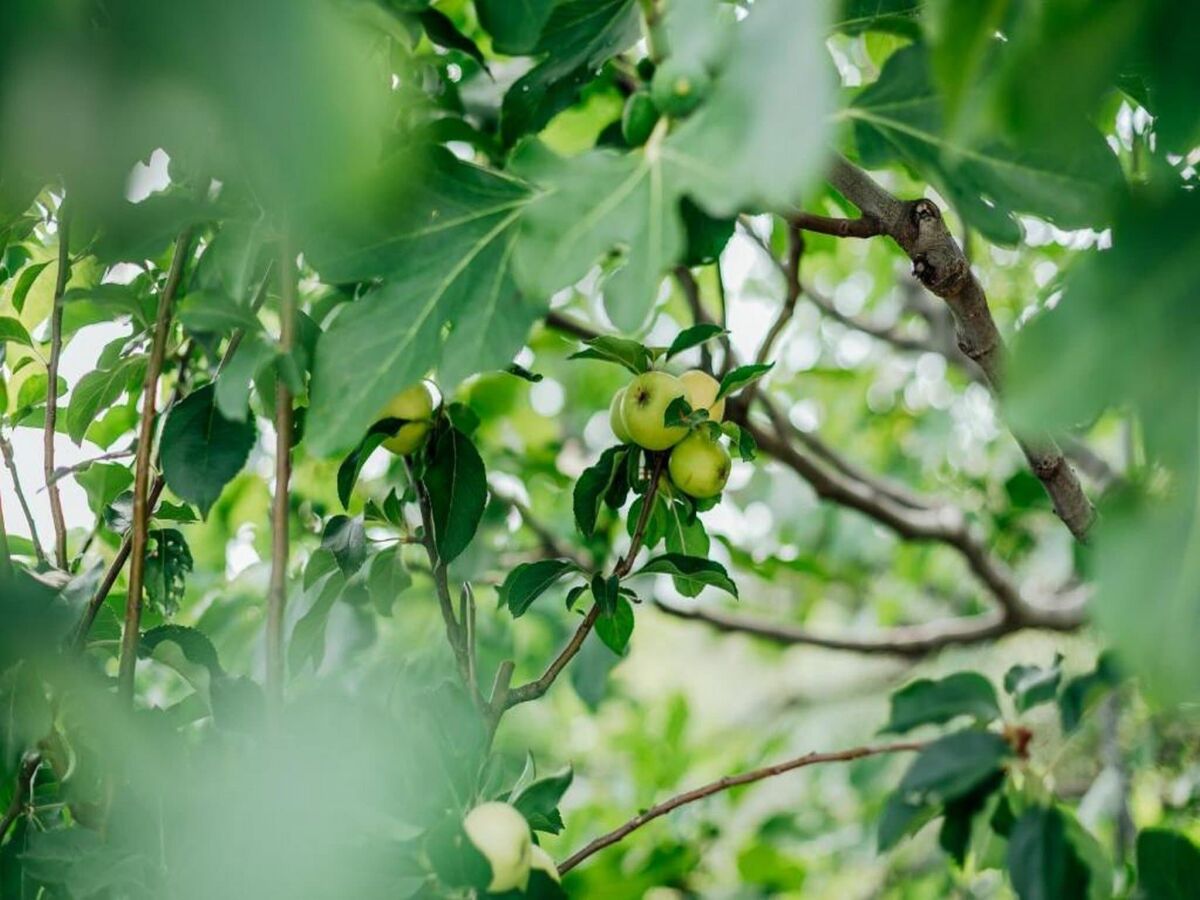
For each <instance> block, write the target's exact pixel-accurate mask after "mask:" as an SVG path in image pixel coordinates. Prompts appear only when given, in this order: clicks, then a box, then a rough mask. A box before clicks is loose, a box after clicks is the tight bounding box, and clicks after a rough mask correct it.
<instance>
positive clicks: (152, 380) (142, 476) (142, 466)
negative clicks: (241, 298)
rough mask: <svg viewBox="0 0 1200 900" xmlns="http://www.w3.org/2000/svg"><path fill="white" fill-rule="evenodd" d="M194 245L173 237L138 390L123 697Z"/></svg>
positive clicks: (128, 685) (132, 663)
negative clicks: (160, 404) (156, 456)
mask: <svg viewBox="0 0 1200 900" xmlns="http://www.w3.org/2000/svg"><path fill="white" fill-rule="evenodd" d="M191 245H192V228H191V227H188V228H185V229H184V230H183V232H182V233H181V234H180V235H179V238H178V239H177V240H176V242H175V255H174V256H173V257H172V259H171V267H170V269H169V270H168V271H167V278H166V281H165V282H164V284H163V288H162V293H161V294H160V295H159V299H158V312H157V313H156V315H155V319H154V337H153V340H152V343H151V345H150V361H149V363H148V364H147V366H146V381H145V385H144V387H143V391H142V418H141V422H140V423H139V428H138V444H137V457H136V459H135V462H134V473H133V524H132V526H131V529H130V535H131V536H130V562H129V593H128V595H127V596H126V598H125V630H124V632H123V633H122V635H121V662H120V667H119V669H118V673H117V690H118V693H119V694H120V696H121V697H122V698H124V699H125V700H126V701H132V699H133V675H134V670H135V669H136V667H137V649H138V641H139V640H140V637H141V621H142V587H143V583H144V580H145V571H146V542H147V539H148V534H149V532H148V527H147V526H148V523H149V521H150V503H149V495H150V457H151V450H152V444H153V443H154V419H155V408H156V406H157V401H158V379H159V375H161V374H162V367H163V360H164V359H165V358H166V354H167V339H168V337H169V332H170V330H171V309H172V306H173V304H174V300H175V294H176V292H177V291H178V290H179V285H180V283H181V282H182V281H183V270H184V266H185V265H186V263H187V258H188V254H189V250H190V248H191Z"/></svg>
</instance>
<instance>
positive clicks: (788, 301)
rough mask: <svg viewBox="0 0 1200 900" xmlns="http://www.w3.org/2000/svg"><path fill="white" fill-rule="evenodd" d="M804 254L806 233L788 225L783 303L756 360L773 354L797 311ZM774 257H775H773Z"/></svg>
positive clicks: (759, 361)
mask: <svg viewBox="0 0 1200 900" xmlns="http://www.w3.org/2000/svg"><path fill="white" fill-rule="evenodd" d="M803 256H804V234H803V232H801V231H800V229H799V228H797V227H796V226H794V225H789V226H788V258H787V262H786V263H785V264H784V265H783V266H782V267H781V270H782V272H783V277H784V284H785V285H786V288H785V291H784V295H783V304H782V305H781V306H780V307H779V315H777V316H776V317H775V321H774V322H772V323H771V327H770V328H769V329H768V330H767V334H766V337H764V338H763V342H762V345H761V346H760V347H759V348H758V354H757V355H756V356H755V359H754V361H755V362H756V363H757V364H759V365H762V364H763V363H765V362H766V361H767V359H768V357H770V355H771V350H772V349H773V348H774V346H775V341H777V340H778V339H779V335H780V334H782V333H783V329H785V328H786V327H787V324H788V322H790V321H791V319H792V315H793V314H794V313H795V312H796V301H797V300H798V299H799V298H800V292H801V287H800V259H801V257H803ZM772 258H774V257H772ZM757 387H758V382H755V383H754V384H752V385H751V388H752V389H755V388H757Z"/></svg>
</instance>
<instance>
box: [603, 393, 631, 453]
mask: <svg viewBox="0 0 1200 900" xmlns="http://www.w3.org/2000/svg"><path fill="white" fill-rule="evenodd" d="M624 400H625V388H621V389H620V390H619V391H617V392H616V393H615V394H613V398H612V403H610V404H609V406H608V424H609V427H611V428H612V433H613V434H615V435H616V436H617V440H618V441H620V442H621V443H622V444H628V443H629V442H630V441H632V440H633V438H631V437H630V436H629V429H628V428H626V427H625V416H624V413H623V412H622V411H621V404H622V403H623V402H624Z"/></svg>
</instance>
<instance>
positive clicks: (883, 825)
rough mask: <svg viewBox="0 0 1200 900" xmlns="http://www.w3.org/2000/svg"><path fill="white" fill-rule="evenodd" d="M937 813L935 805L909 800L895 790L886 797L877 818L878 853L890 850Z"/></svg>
mask: <svg viewBox="0 0 1200 900" xmlns="http://www.w3.org/2000/svg"><path fill="white" fill-rule="evenodd" d="M937 814H938V808H937V806H934V805H931V804H927V803H924V802H920V801H915V802H910V801H908V800H906V799H905V798H904V796H903V795H902V794H901V793H900V792H899V791H896V792H895V793H894V794H892V796H890V797H889V798H888V802H887V804H886V805H885V806H884V808H883V815H882V816H880V818H879V830H878V833H877V846H878V848H879V852H880V853H884V852H886V851H888V850H891V849H892V848H893V847H895V846H896V845H897V844H898V843H900V841H901V839H902V838H905V837H907V836H908V835H910V834H913V833H915V832H917V831H919V830H920V829H921V827H922V826H923V825H925V823H926V822H929V821H931V820H932V819H934V818H935V817H936V816H937Z"/></svg>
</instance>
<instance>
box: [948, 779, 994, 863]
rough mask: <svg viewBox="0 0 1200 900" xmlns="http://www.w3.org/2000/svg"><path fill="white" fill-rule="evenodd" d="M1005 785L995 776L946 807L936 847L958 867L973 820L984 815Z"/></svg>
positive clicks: (968, 844)
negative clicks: (992, 797)
mask: <svg viewBox="0 0 1200 900" xmlns="http://www.w3.org/2000/svg"><path fill="white" fill-rule="evenodd" d="M1003 784H1004V773H1003V772H997V773H995V774H994V775H993V776H992V777H991V778H989V779H988V780H986V781H984V782H983V783H982V784H980V785H979V786H978V787H977V788H975V789H974V790H973V791H970V792H969V793H967V794H965V795H963V796H962V797H959V798H958V799H957V800H951V801H950V802H949V803H947V804H946V808H945V811H944V813H943V819H942V828H941V830H940V831H939V832H938V843H939V844H940V845H941V847H942V849H943V850H945V851H946V852H947V853H948V854H950V857H951V858H952V859H953V860H954V861H955V862H956V863H958V865H959V866H960V867H961V866H962V865H963V863H964V862H965V861H966V858H967V850H969V849H970V846H971V834H972V831H973V830H974V823H975V819H976V817H977V816H978V815H979V814H980V813H982V812H983V811H984V809H985V808H986V806H987V801H988V798H990V797H991V796H992V794H994V793H995V792H996V791H997V790H998V789H999V788H1000V786H1001V785H1003Z"/></svg>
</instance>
